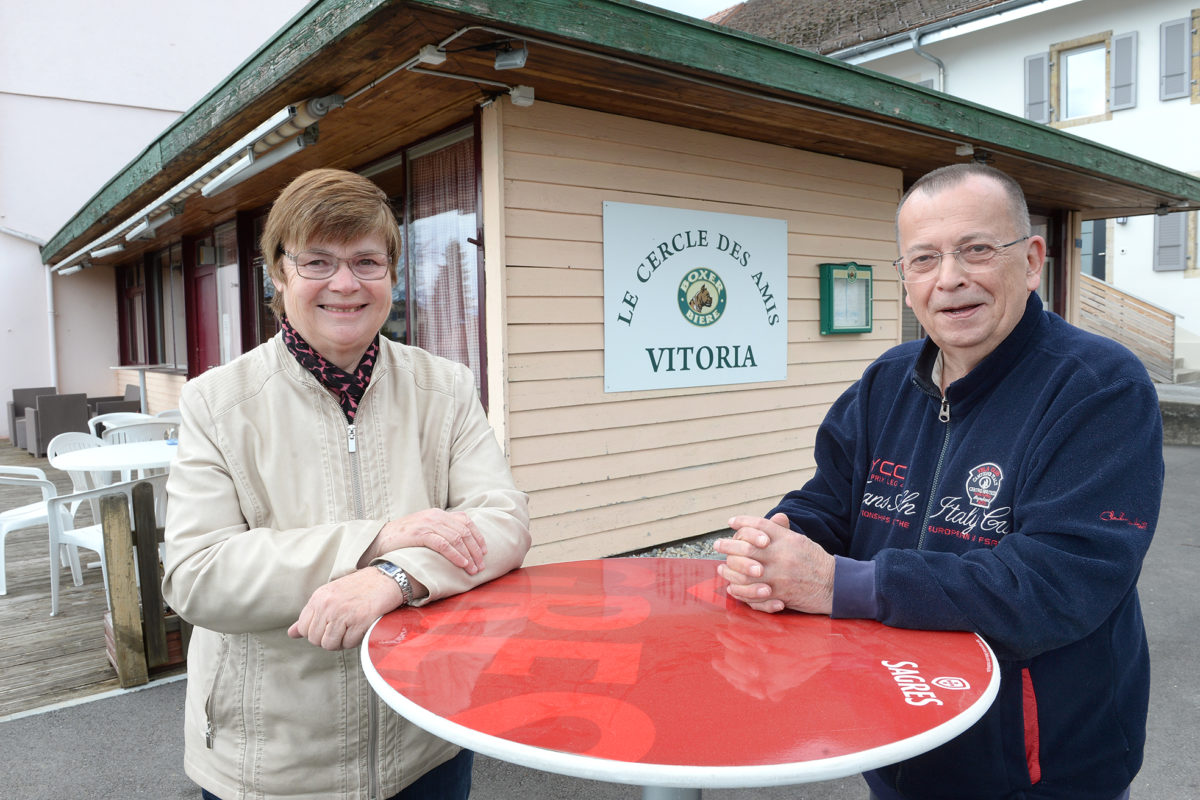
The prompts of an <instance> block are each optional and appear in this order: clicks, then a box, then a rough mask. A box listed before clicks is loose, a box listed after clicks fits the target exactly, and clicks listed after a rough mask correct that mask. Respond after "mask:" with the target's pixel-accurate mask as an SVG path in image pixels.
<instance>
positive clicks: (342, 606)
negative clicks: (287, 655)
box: [288, 508, 487, 650]
mask: <svg viewBox="0 0 1200 800" xmlns="http://www.w3.org/2000/svg"><path fill="white" fill-rule="evenodd" d="M406 547H425V548H428V549H430V550H433V551H434V552H435V553H437V554H439V555H441V556H442V557H443V558H445V559H446V560H447V561H449V562H450V563H451V564H453V565H454V566H456V567H458V568H459V569H462V570H463V571H465V572H466V573H467V574H469V575H475V574H477V573H478V572H479V571H480V570H482V569H483V565H484V557H485V556H486V555H487V542H486V541H485V540H484V538H483V535H482V534H480V532H479V529H478V528H476V527H475V524H474V523H473V522H472V521H471V518H470V517H469V516H468V515H467V514H465V513H463V512H461V511H446V510H443V509H439V508H429V509H425V510H424V511H418V512H416V513H415V514H409V515H407V516H404V517H400V518H399V519H394V520H391V521H389V522H388V523H387V524H385V525H384V526H383V527H382V528H381V529H380V531H379V533H378V534H376V536H375V539H374V540H373V541H372V542H371V544H370V546H369V547H368V548H367V550H366V551H365V552H364V553H363V555H362V557H361V558H359V561H358V569H357V570H356V571H354V572H351V573H350V574H349V575H345V576H343V577H341V578H337V579H335V580H332V581H330V582H329V583H327V584H325V585H324V586H321V587H320V588H318V589H317V590H316V591H315V592H313V593H312V596H311V597H310V598H309V599H308V603H307V604H305V606H304V608H303V609H302V610H301V611H300V617H299V619H297V620H296V622H294V623H292V625H291V627H290V628H288V636H290V637H292V638H293V639H308V641H309V642H311V643H312V644H314V645H316V646H317V647H321V648H324V649H325V650H344V649H348V648H352V647H357V646H358V645H359V644H361V643H362V640H363V637H364V636H366V633H367V630H368V629H369V628H370V627H371V624H372V623H373V622H374V621H375V620H376V619H378V618H379V617H381V616H382V615H384V614H386V613H388V612H389V611H391V610H393V609H395V608H398V607H399V606H400V605H401V604H402V603H403V602H404V595H403V593H402V592H401V591H400V587H399V586H397V585H396V583H395V581H393V580H392V579H391V578H389V577H388V576H387V575H384V574H383V573H382V572H380V571H379V570H377V569H375V568H374V567H372V566H371V563H372V562H373V561H375V560H376V559H378V558H380V557H381V556H383V555H385V554H387V553H390V552H392V551H394V550H402V549H404V548H406ZM409 581H410V583H411V584H412V588H413V595H414V597H417V598H421V597H425V596H426V595H428V593H429V592H428V590H427V589H426V588H425V586H424V585H422V584H421V582H420V581H418V580H417V579H416V578H414V577H413V576H411V575H410V576H409Z"/></svg>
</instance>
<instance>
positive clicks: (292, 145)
mask: <svg viewBox="0 0 1200 800" xmlns="http://www.w3.org/2000/svg"><path fill="white" fill-rule="evenodd" d="M316 141H317V129H316V126H315V125H314V126H313V127H312V128H309V129H308V130H306V131H305V132H304V133H302V134H300V135H299V136H297V137H296V138H295V139H292V140H291V141H289V142H288V143H287V144H282V145H279V146H278V147H276V148H273V149H271V150H268V151H266V153H265V154H263V155H261V156H260V155H256V154H255V152H254V146H253V145H251V146H250V147H247V148H246V152H245V154H244V155H243V156H242V158H241V159H240V160H238V161H237V162H235V163H234V165H233V166H232V167H230V168H229V169H227V170H225V171H224V172H222V173H221V174H220V175H218V176H217V177H215V178H213V179H212V180H211V181H209V182H208V183H206V184H205V185H204V188H202V189H201V190H200V194H202V195H204V196H205V197H212V196H214V195H218V194H220V193H221V192H223V191H225V190H226V189H232V188H233V187H234V186H237V185H238V184H239V183H242V182H243V181H245V180H247V179H249V178H252V177H254V176H255V175H257V174H258V173H260V172H262V171H264V170H267V169H270V168H271V167H273V166H275V165H276V164H278V163H279V162H280V161H283V160H284V159H285V158H289V157H290V156H294V155H295V154H296V153H299V152H300V151H301V150H303V149H304V148H306V147H309V146H311V145H313V144H316Z"/></svg>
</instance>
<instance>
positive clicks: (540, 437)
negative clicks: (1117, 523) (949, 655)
mask: <svg viewBox="0 0 1200 800" xmlns="http://www.w3.org/2000/svg"><path fill="white" fill-rule="evenodd" d="M501 135H502V138H503V147H502V150H503V158H502V164H503V170H504V194H505V202H504V206H505V211H504V219H503V226H504V232H505V236H504V242H505V262H506V263H505V272H504V275H505V281H506V285H505V290H506V294H507V310H506V311H507V323H506V328H505V330H506V334H507V353H506V358H507V379H508V385H507V397H506V408H507V427H506V434H507V437H506V438H507V442H506V444H507V447H508V450H509V453H510V458H511V463H512V467H513V474H514V476H515V478H516V481H517V485H518V486H520V487H521V488H522V489H523V490H524V491H526V492H528V493H529V494H530V497H531V511H532V514H533V523H532V529H533V538H534V550H533V552H532V553H531V554H530V556H529V558H528V559H527V562H526V563H543V562H548V561H561V560H569V559H573V558H585V557H595V556H603V555H610V554H614V553H621V552H627V551H629V550H635V549H640V548H643V547H650V546H653V545H656V544H661V543H664V542H669V541H675V540H678V539H683V538H687V537H691V536H696V535H700V534H704V533H708V532H712V531H716V530H721V529H723V528H725V524H726V520H727V519H728V518H729V516H730V515H732V514H735V513H753V514H759V513H763V512H765V511H766V510H768V509H769V508H770V507H771V505H773V504H774V503H775V502H776V501H777V500H778V499H779V497H781V496H782V495H783V494H784V493H785V492H787V491H789V490H790V489H793V488H796V487H798V486H799V485H801V484H802V483H803V481H804V480H806V479H807V478H808V477H810V476H811V474H812V469H813V461H812V443H813V439H814V436H815V432H816V428H817V426H818V425H819V423H820V421H821V419H822V418H823V416H824V414H825V412H826V410H827V409H828V408H829V406H830V404H831V403H832V402H833V401H834V400H835V399H836V398H837V396H838V395H839V394H840V393H841V392H842V391H843V390H844V389H845V388H846V387H847V386H848V385H849V384H850V383H851V382H853V381H854V380H855V379H857V377H858V376H859V374H860V373H861V372H862V370H863V368H864V367H865V366H866V365H867V364H868V363H869V362H870V361H871V360H872V359H874V358H875V357H876V356H877V355H879V354H880V353H881V352H883V351H884V350H885V349H886V348H887V347H889V346H891V345H892V344H894V343H896V342H898V341H899V336H900V333H899V329H900V319H899V318H900V295H899V287H898V284H897V282H896V280H895V277H894V275H893V273H892V270H891V269H890V267H888V262H890V261H891V259H892V258H894V252H895V243H894V242H895V238H894V231H893V215H894V213H895V206H896V202H897V200H898V199H899V194H900V184H901V177H900V173H899V171H897V170H892V169H887V168H882V167H876V166H872V165H867V164H862V163H859V162H854V161H848V160H843V159H837V158H832V157H829V156H822V155H815V154H812V153H808V152H804V151H799V150H794V149H790V148H785V147H779V146H775V145H769V144H764V143H761V142H753V141H747V140H743V139H737V138H732V137H726V136H720V135H715V134H711V133H705V132H700V131H694V130H687V129H681V128H676V127H672V126H667V125H661V124H656V123H649V122H644V121H641V120H636V119H631V118H626V117H618V116H611V115H606V114H600V113H595V112H589V111H584V110H579V109H573V108H568V107H565V106H556V105H553V104H549V103H543V102H538V103H536V104H535V105H534V106H533V107H531V108H526V109H521V108H515V107H510V106H506V107H505V109H504V114H503V124H502V127H501ZM604 201H617V202H626V203H641V204H647V205H658V206H671V207H677V208H688V209H698V210H704V211H713V212H722V213H734V214H742V215H751V216H758V217H769V218H777V219H784V220H786V221H787V230H788V243H787V246H788V317H789V325H788V379H787V380H786V381H779V382H771V383H753V384H738V385H731V386H714V387H697V388H688V389H673V390H662V391H639V392H619V393H608V394H606V393H605V392H604V380H603V377H604V376H603V366H604V352H603V349H604V319H603V311H604V301H603V285H604V280H603V265H604V252H603V242H602V236H601V232H602V206H603V203H604ZM842 261H857V262H858V263H860V264H871V265H874V266H875V271H874V272H875V291H874V308H873V313H874V331H873V332H872V333H869V334H855V335H841V336H827V337H822V336H821V335H820V333H819V331H818V328H819V313H820V311H819V308H820V307H819V295H818V279H817V274H818V270H817V265H818V264H819V263H822V262H842Z"/></svg>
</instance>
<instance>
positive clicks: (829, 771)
mask: <svg viewBox="0 0 1200 800" xmlns="http://www.w3.org/2000/svg"><path fill="white" fill-rule="evenodd" d="M378 624H379V620H376V621H375V622H374V623H372V625H371V627H370V629H368V631H367V635H366V637H365V638H364V639H363V643H362V645H361V650H360V659H361V662H362V668H363V672H364V673H365V674H366V676H367V681H368V682H369V683H370V684H371V687H372V688H373V689H374V690H375V691H376V693H378V694H379V696H380V697H381V698H382V699H383V700H384V702H385V703H387V704H388V706H390V707H391V708H392V709H393V710H395V711H396V712H397V713H398V714H400V715H401V716H402V717H404V718H405V719H407V720H408V721H409V722H411V723H413V724H414V725H416V726H417V727H418V728H421V729H423V730H426V731H428V732H429V733H432V734H433V735H435V736H438V737H440V738H442V739H445V740H446V741H448V742H451V743H453V744H456V745H458V746H459V747H464V748H466V749H468V750H473V751H475V752H477V753H481V754H482V755H485V756H488V757H490V758H496V759H499V760H501V761H507V762H509V763H512V764H517V765H520V766H523V767H530V768H532V769H538V770H542V771H543V772H552V773H556V774H559V775H567V776H570V777H574V778H585V779H588V780H598V781H606V782H608V783H625V784H631V785H637V786H662V787H670V788H681V789H741V788H755V787H767V786H790V785H793V784H801V783H815V782H818V781H826V780H833V779H836V778H844V777H847V776H849V775H856V774H858V773H860V772H864V771H867V770H872V769H876V768H878V767H883V766H886V765H888V764H895V763H896V762H898V761H903V760H904V759H906V758H911V757H912V756H915V755H919V754H921V753H924V752H926V751H928V750H931V749H933V748H934V747H937V746H938V745H940V744H943V743H945V742H948V741H950V740H951V739H953V738H954V737H956V736H958V735H959V734H960V733H962V732H963V731H965V730H967V728H969V727H971V726H972V725H974V724H975V723H976V722H978V721H979V718H980V717H982V716H983V715H984V713H986V712H987V710H988V708H990V707H991V705H992V701H993V700H995V698H996V694H997V693H998V692H999V691H1000V666H999V663H998V662H997V661H996V655H995V653H994V652H993V651H992V648H991V647H990V646H989V645H988V643H987V642H985V641H984V640H983V638H982V637H981V636H979V635H978V634H974V636H975V639H976V641H977V642H978V644H979V645H980V647H981V648H982V649H983V651H984V652H985V653H986V654H987V657H988V658H989V659H990V660H991V665H992V670H991V679H990V680H989V681H988V686H987V688H986V689H985V690H984V692H983V694H981V695H980V696H979V699H978V700H976V701H975V703H974V704H972V706H971V707H970V708H968V709H967V710H966V711H964V712H962V713H961V714H959V715H958V716H956V717H954V718H953V719H951V720H947V721H946V722H944V723H942V724H941V725H937V726H934V727H933V728H930V729H929V730H927V731H923V732H921V733H919V734H916V735H915V736H910V737H908V738H907V739H901V740H899V741H896V742H891V743H889V744H886V745H882V746H880V747H875V748H872V749H870V750H863V751H861V752H858V753H852V754H848V755H843V756H834V757H832V758H824V759H817V760H814V761H805V762H792V763H788V764H758V765H750V766H736V767H722V766H684V765H674V764H645V763H636V762H629V761H613V760H609V759H604V758H593V757H591V756H583V755H577V754H575V753H565V752H562V751H559V750H548V749H546V748H543V747H536V746H534V745H527V744H521V743H519V742H513V741H510V740H508V739H502V738H500V737H498V736H492V735H491V734H486V733H480V732H479V731H476V730H472V729H471V728H467V727H465V726H463V725H459V724H457V723H455V722H451V721H450V720H448V719H446V718H445V717H441V716H439V715H437V714H435V713H433V712H431V711H429V710H427V709H425V708H422V707H421V706H419V705H417V704H416V703H414V702H412V701H411V700H409V699H408V698H407V697H405V696H404V695H402V694H400V692H398V691H396V690H395V689H393V688H392V687H391V686H389V685H388V683H387V681H385V680H384V679H383V677H382V676H381V675H380V674H379V672H378V671H377V670H376V669H375V665H374V664H372V663H371V658H370V653H369V646H370V641H371V633H372V631H374V630H375V626H376V625H378ZM931 741H932V744H929V742H931ZM618 771H619V774H618Z"/></svg>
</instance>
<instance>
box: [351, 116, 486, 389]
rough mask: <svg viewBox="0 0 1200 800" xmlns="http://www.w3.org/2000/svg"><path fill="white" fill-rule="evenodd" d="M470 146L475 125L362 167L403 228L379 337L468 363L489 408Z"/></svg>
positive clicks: (475, 173) (475, 179) (475, 172)
mask: <svg viewBox="0 0 1200 800" xmlns="http://www.w3.org/2000/svg"><path fill="white" fill-rule="evenodd" d="M475 143H476V138H475V131H474V128H473V127H472V126H467V127H463V128H459V129H456V130H454V131H451V132H449V133H446V134H444V135H442V136H438V137H435V138H433V139H430V140H428V141H426V142H422V143H420V144H417V145H414V146H413V147H410V148H408V149H406V150H405V151H403V152H402V153H399V154H397V155H396V156H393V157H391V158H389V159H386V160H384V161H382V162H379V163H377V164H374V165H372V166H371V167H368V168H367V169H365V170H363V171H362V172H363V174H364V175H366V176H367V177H369V178H371V180H373V181H375V182H376V183H377V184H378V185H379V186H380V187H382V188H383V189H384V191H386V192H388V194H389V195H390V196H392V198H393V204H394V205H395V206H396V207H397V208H399V209H401V211H400V213H399V215H398V216H399V218H400V220H401V222H402V228H403V230H404V253H403V257H402V258H401V263H400V264H399V265H398V268H397V273H398V274H397V283H396V286H395V287H394V289H393V292H392V303H393V305H392V314H391V316H390V317H389V318H388V320H387V322H386V323H384V326H383V334H384V335H385V336H387V337H388V338H390V339H393V340H395V341H398V342H404V343H406V344H412V345H416V346H417V347H420V348H422V349H425V350H428V351H429V352H431V353H434V354H436V355H439V356H443V357H445V358H449V359H451V360H454V361H458V362H459V363H462V364H465V365H467V366H468V367H470V368H471V372H472V373H474V375H475V385H476V387H477V388H478V389H479V390H480V394H481V396H482V397H483V401H484V405H485V406H486V404H487V397H486V394H485V390H486V383H485V376H486V364H485V358H484V348H483V335H484V327H483V289H482V276H481V274H480V268H479V244H478V243H479V241H480V238H479V237H480V235H481V234H480V230H479V225H480V221H479V211H478V205H479V198H478V194H479V188H478V187H479V181H478V165H477V163H476V155H475Z"/></svg>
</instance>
